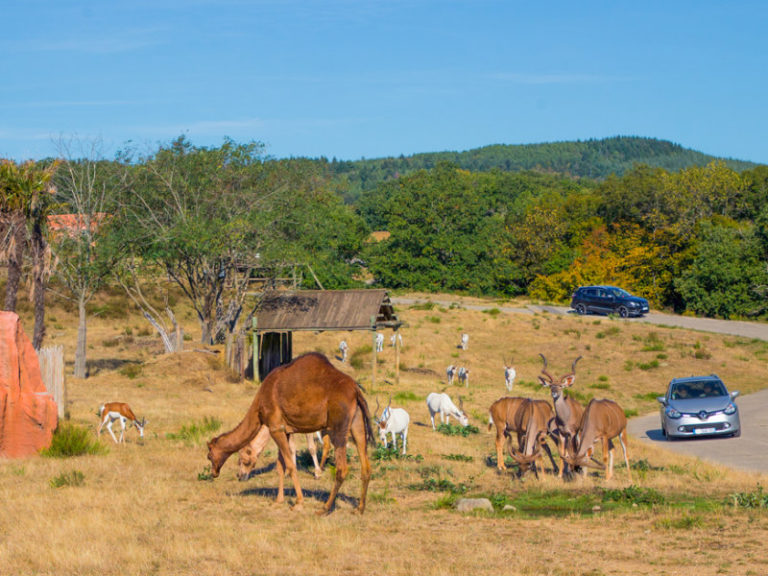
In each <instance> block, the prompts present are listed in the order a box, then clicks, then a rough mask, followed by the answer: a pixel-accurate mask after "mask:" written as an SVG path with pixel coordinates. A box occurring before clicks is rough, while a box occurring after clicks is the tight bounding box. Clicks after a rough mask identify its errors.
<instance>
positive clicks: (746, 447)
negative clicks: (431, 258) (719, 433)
mask: <svg viewBox="0 0 768 576" xmlns="http://www.w3.org/2000/svg"><path fill="white" fill-rule="evenodd" d="M392 302H393V303H395V304H403V305H408V304H414V303H416V302H417V300H414V299H406V298H392ZM422 302H423V300H422ZM435 303H436V304H440V305H441V306H450V304H451V301H446V302H438V301H435ZM462 306H463V307H464V308H467V309H469V310H486V309H489V308H499V310H501V311H502V312H509V313H517V314H534V313H537V312H538V313H541V312H548V313H551V314H573V313H574V312H573V311H572V310H571V309H570V308H568V307H564V306H526V307H503V306H493V305H481V304H462ZM628 322H647V323H650V324H657V325H662V326H677V327H680V328H686V329H689V330H701V331H702V332H715V333H719V334H732V335H734V336H742V337H744V338H757V339H760V340H766V341H768V323H760V322H737V321H731V320H714V319H711V318H692V317H688V316H676V315H674V314H660V313H656V312H653V313H650V314H648V315H646V316H644V317H643V318H633V319H630V320H628ZM736 404H737V405H738V406H739V411H740V413H741V426H742V432H741V437H740V438H693V439H690V440H678V441H674V442H669V441H667V440H666V438H664V436H662V435H661V422H660V419H659V414H658V413H657V412H656V413H653V414H649V415H647V416H641V417H639V418H633V419H632V420H630V421H629V424H628V427H627V430H628V432H629V433H630V434H631V435H632V436H634V437H636V438H639V439H640V440H642V441H644V442H649V443H651V444H654V445H657V446H660V447H663V448H664V449H667V450H672V451H674V452H679V453H682V454H687V455H690V456H697V457H699V458H701V459H702V460H709V461H712V462H715V463H720V464H724V465H726V466H730V467H733V468H740V469H743V470H752V471H757V472H768V389H766V390H762V391H760V392H755V393H754V394H749V395H746V396H740V397H739V398H738V399H737V400H736Z"/></svg>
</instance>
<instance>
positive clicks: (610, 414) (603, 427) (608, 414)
mask: <svg viewBox="0 0 768 576" xmlns="http://www.w3.org/2000/svg"><path fill="white" fill-rule="evenodd" d="M614 438H618V439H619V442H620V443H621V449H622V451H623V452H624V463H625V464H626V465H627V475H628V476H629V479H630V481H631V480H632V471H631V470H630V468H629V458H628V457H627V417H626V416H625V415H624V410H622V409H621V406H619V405H618V404H617V403H616V402H614V401H613V400H598V399H593V400H591V401H590V403H589V404H588V405H587V408H586V410H585V411H584V417H583V418H582V420H581V428H580V430H579V442H578V448H577V450H576V453H575V455H573V456H568V455H566V461H567V462H568V463H569V464H570V465H571V466H592V467H600V465H599V464H595V463H594V462H593V461H592V453H593V451H594V444H595V443H596V442H598V441H602V447H603V465H602V468H603V469H605V470H606V472H605V479H606V480H610V479H611V477H612V476H613V443H612V440H613V439H614Z"/></svg>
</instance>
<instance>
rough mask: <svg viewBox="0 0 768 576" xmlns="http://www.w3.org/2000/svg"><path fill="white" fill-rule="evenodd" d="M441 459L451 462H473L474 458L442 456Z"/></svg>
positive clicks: (451, 455) (453, 455) (454, 455)
mask: <svg viewBox="0 0 768 576" xmlns="http://www.w3.org/2000/svg"><path fill="white" fill-rule="evenodd" d="M443 458H444V459H445V460H453V461H455V462H473V461H474V458H473V457H472V456H467V455H466V454H443Z"/></svg>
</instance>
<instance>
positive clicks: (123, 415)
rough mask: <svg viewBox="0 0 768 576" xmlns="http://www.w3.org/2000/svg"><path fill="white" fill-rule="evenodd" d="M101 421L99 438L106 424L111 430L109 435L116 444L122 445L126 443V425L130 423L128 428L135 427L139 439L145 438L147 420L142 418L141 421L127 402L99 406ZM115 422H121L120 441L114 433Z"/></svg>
mask: <svg viewBox="0 0 768 576" xmlns="http://www.w3.org/2000/svg"><path fill="white" fill-rule="evenodd" d="M99 420H100V424H99V431H98V432H97V436H101V429H102V428H104V425H105V424H106V426H107V430H109V433H110V434H111V436H112V439H113V440H114V441H115V443H116V444H120V443H122V442H123V441H124V437H125V425H126V423H128V426H135V427H136V430H138V431H139V438H144V426H146V425H147V419H146V418H142V419H141V421H139V419H138V418H136V415H135V414H134V413H133V410H131V407H130V406H128V404H126V403H125V402H107V403H106V404H102V405H101V406H99ZM115 420H118V421H119V422H120V427H121V430H120V440H118V439H117V438H116V437H115V433H114V432H113V431H112V424H113V423H114V422H115Z"/></svg>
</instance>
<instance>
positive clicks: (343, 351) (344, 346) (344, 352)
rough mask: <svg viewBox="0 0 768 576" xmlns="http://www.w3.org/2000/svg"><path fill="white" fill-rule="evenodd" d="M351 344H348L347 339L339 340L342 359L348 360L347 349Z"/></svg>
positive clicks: (343, 360)
mask: <svg viewBox="0 0 768 576" xmlns="http://www.w3.org/2000/svg"><path fill="white" fill-rule="evenodd" d="M348 348H349V346H347V341H346V340H342V341H341V342H339V352H341V361H342V362H346V361H347V349H348Z"/></svg>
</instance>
